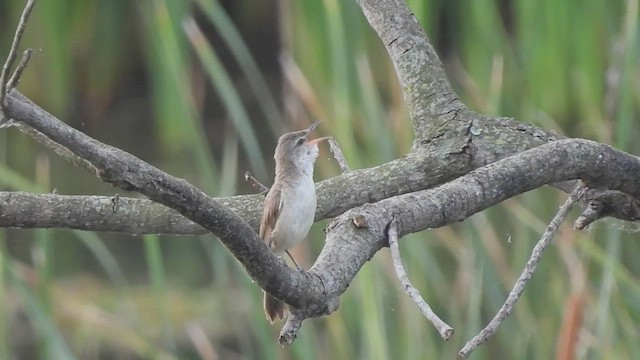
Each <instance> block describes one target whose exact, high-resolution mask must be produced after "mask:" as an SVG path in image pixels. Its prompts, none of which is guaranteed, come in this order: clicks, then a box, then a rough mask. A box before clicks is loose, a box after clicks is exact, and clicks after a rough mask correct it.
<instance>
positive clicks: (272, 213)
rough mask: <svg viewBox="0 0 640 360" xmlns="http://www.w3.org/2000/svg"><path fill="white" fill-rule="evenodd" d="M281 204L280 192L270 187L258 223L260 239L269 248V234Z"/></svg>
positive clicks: (274, 225)
mask: <svg viewBox="0 0 640 360" xmlns="http://www.w3.org/2000/svg"><path fill="white" fill-rule="evenodd" d="M282 204H283V199H282V191H280V189H279V188H273V187H272V188H271V190H269V193H268V194H267V197H266V198H265V200H264V210H263V211H262V220H261V221H260V237H261V238H262V241H264V242H265V243H266V244H267V246H269V247H271V232H272V231H273V229H274V228H275V227H276V221H278V216H280V209H282Z"/></svg>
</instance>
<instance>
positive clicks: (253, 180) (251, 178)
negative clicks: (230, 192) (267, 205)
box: [244, 171, 269, 194]
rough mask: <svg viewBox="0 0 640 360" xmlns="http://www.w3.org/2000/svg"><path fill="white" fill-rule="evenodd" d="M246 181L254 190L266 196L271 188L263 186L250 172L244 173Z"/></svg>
mask: <svg viewBox="0 0 640 360" xmlns="http://www.w3.org/2000/svg"><path fill="white" fill-rule="evenodd" d="M244 180H245V181H246V182H248V183H249V184H251V186H253V188H254V189H256V190H258V191H259V192H260V194H266V193H267V192H269V188H268V187H266V186H264V184H262V183H261V182H260V180H258V179H256V178H255V177H254V176H253V175H252V174H251V172H249V171H247V172H245V173H244Z"/></svg>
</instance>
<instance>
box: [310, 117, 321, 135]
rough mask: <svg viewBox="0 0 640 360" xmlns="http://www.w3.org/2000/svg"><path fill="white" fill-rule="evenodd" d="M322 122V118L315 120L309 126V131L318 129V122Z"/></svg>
mask: <svg viewBox="0 0 640 360" xmlns="http://www.w3.org/2000/svg"><path fill="white" fill-rule="evenodd" d="M321 122H322V120H318V121H316V122H314V123H313V124H311V125H309V127H308V128H307V131H308V132H309V133H311V132H312V131H313V130H315V129H316V127H318V124H320V123H321Z"/></svg>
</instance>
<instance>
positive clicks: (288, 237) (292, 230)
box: [273, 178, 316, 253]
mask: <svg viewBox="0 0 640 360" xmlns="http://www.w3.org/2000/svg"><path fill="white" fill-rule="evenodd" d="M304 180H305V181H300V182H297V183H289V184H286V186H283V188H282V195H281V196H282V200H283V206H282V209H281V210H280V216H278V221H277V222H276V226H275V229H274V234H273V236H274V239H273V240H275V241H274V245H275V246H274V251H275V252H276V253H281V252H284V251H285V250H287V249H289V248H290V247H293V246H295V245H296V244H298V243H299V242H301V241H302V240H304V239H305V238H306V237H307V234H308V233H309V230H310V229H311V225H313V221H314V219H315V214H316V190H315V184H314V183H313V179H311V178H309V179H304Z"/></svg>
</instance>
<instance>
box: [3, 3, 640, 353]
mask: <svg viewBox="0 0 640 360" xmlns="http://www.w3.org/2000/svg"><path fill="white" fill-rule="evenodd" d="M409 5H410V6H411V8H412V9H413V11H414V12H415V14H416V16H417V18H418V19H419V21H420V22H421V24H422V25H423V26H424V28H425V29H426V31H427V34H428V35H429V37H430V39H431V40H432V42H433V43H434V45H435V47H436V49H437V50H438V52H439V54H440V56H441V57H442V59H443V61H444V62H445V66H446V68H447V72H448V74H449V76H450V78H451V81H452V82H453V84H454V87H455V88H456V89H457V91H458V92H459V94H460V95H461V96H462V97H463V99H464V100H465V102H466V103H467V104H468V105H469V106H470V107H471V108H473V109H475V110H478V111H481V112H484V113H488V114H496V115H505V116H514V117H516V118H517V119H518V120H520V121H524V122H529V123H533V124H536V125H539V126H542V127H545V128H549V129H555V130H557V131H559V132H560V133H562V134H564V135H566V136H572V137H585V138H589V139H594V140H597V141H601V142H605V143H609V144H612V145H614V146H616V147H618V148H620V149H623V150H625V151H628V152H631V153H635V154H639V153H640V142H638V141H637V139H638V136H639V124H638V122H637V121H636V120H635V118H636V116H637V115H638V112H639V110H640V66H638V64H639V62H638V56H639V54H638V51H639V49H640V40H639V38H638V31H639V30H640V27H639V23H638V15H639V14H638V0H628V1H626V0H565V1H556V0H511V1H509V0H501V1H498V0H474V1H464V0H459V1H443V0H410V1H409ZM22 6H23V1H18V0H0V29H1V31H0V50H1V51H0V52H1V53H2V54H3V55H2V57H4V56H5V55H4V54H6V52H7V51H8V46H9V43H10V39H11V37H12V35H13V31H14V28H15V25H16V23H17V21H18V18H19V13H20V11H21V9H22ZM27 46H28V47H32V48H35V49H36V50H37V51H36V52H35V54H34V58H33V59H32V61H31V64H30V65H29V68H28V69H27V71H26V73H25V74H24V76H23V81H22V83H21V84H20V87H19V88H20V90H21V91H22V92H24V93H25V94H26V95H27V96H29V97H30V98H31V99H33V100H34V101H35V102H37V103H38V104H39V105H40V106H42V107H43V108H45V109H47V110H48V111H49V112H51V113H53V114H55V115H56V116H58V117H59V118H60V119H63V120H64V121H66V122H67V123H69V124H70V125H72V126H74V127H75V128H78V129H80V130H82V131H84V132H86V133H87V134H89V135H91V136H93V137H95V138H97V139H99V140H101V141H103V142H106V143H109V144H112V145H115V146H117V147H120V148H122V149H124V150H126V151H129V152H131V153H133V154H135V155H136V156H139V157H141V158H142V159H144V160H146V161H148V162H150V163H152V164H154V165H156V166H158V167H160V168H161V169H163V170H166V171H168V172H170V173H172V174H174V175H176V176H179V177H183V178H186V179H188V180H189V181H191V182H192V183H194V184H196V185H197V186H199V187H201V188H202V189H203V190H205V191H206V192H207V193H209V194H210V195H212V196H218V195H229V194H238V193H249V192H251V191H252V190H251V189H250V187H249V186H247V184H245V183H244V181H243V180H242V174H243V173H244V172H245V171H246V170H250V171H251V172H252V173H253V174H254V175H256V177H257V178H259V179H260V180H262V181H263V182H264V183H265V184H267V185H270V183H271V179H272V176H273V163H272V160H271V158H272V153H273V148H274V146H275V139H277V137H278V136H279V135H280V134H281V133H282V132H285V131H288V130H292V129H300V128H302V127H304V126H306V125H307V124H309V123H310V122H311V121H312V120H313V119H317V118H322V119H325V121H324V122H323V123H322V126H321V129H320V133H322V134H323V135H332V136H335V137H336V138H337V140H338V141H339V143H340V144H341V146H342V149H343V150H344V152H345V155H346V157H347V159H348V161H349V162H350V164H351V166H352V167H354V168H359V167H367V166H373V165H376V164H380V163H382V162H385V161H388V160H391V159H393V158H395V157H398V156H400V155H402V154H403V153H405V152H406V151H408V149H409V148H410V146H411V141H412V130H411V127H410V122H409V120H408V117H407V112H406V110H405V108H404V104H403V101H402V94H401V93H400V91H399V87H398V84H397V80H396V77H395V74H394V71H393V68H392V66H391V65H390V62H389V59H388V56H387V54H386V52H385V50H384V48H383V46H382V44H381V43H380V41H379V40H378V39H377V37H376V36H375V34H374V33H373V31H372V30H371V29H370V27H369V26H368V24H367V23H366V20H365V19H364V17H363V15H362V13H361V11H360V9H359V8H358V6H357V4H356V3H355V1H338V0H324V1H295V0H279V1H274V0H272V1H253V0H225V1H218V0H214V1H212V0H192V1H188V0H184V1H178V0H147V1H128V0H101V1H81V0H57V1H53V0H41V1H39V3H38V4H37V6H36V8H35V10H34V12H33V14H32V17H31V20H30V22H29V26H28V30H27V32H26V35H25V38H24V40H23V48H24V47H27ZM317 168H318V170H317V171H316V179H324V178H327V177H331V176H334V175H336V174H337V173H339V170H338V167H337V165H336V164H335V162H334V161H333V160H332V159H331V158H330V156H329V152H328V150H327V149H326V148H323V149H322V150H321V157H320V158H319V160H318V166H317ZM0 186H1V187H2V189H4V190H23V191H34V192H43V193H44V192H51V191H54V189H55V190H56V191H57V192H58V193H61V194H106V195H113V194H114V193H116V192H118V193H120V195H121V196H125V195H126V196H136V194H127V193H123V192H122V191H120V190H117V189H114V188H111V187H109V186H107V185H105V184H102V183H101V182H100V181H99V180H98V179H96V178H95V177H93V176H92V175H90V174H86V173H84V172H83V171H82V170H80V169H76V168H74V167H72V166H71V165H69V164H67V163H66V162H65V161H63V160H61V159H59V158H57V157H56V156H55V155H52V154H51V153H49V152H48V151H46V150H45V149H44V148H42V147H41V146H40V145H39V144H37V143H35V142H34V141H33V140H31V139H30V138H28V137H26V136H24V135H22V134H21V133H19V132H18V131H17V130H15V129H8V130H1V131H0ZM565 197H566V195H565V194H561V193H559V192H557V191H555V190H552V189H540V190H536V191H533V192H532V193H529V194H525V195H522V196H519V197H517V198H515V199H511V200H508V201H506V202H505V203H504V204H502V205H500V206H498V207H495V208H492V209H490V210H488V211H485V212H483V213H481V214H477V215H475V216H473V217H472V218H470V219H468V220H467V221H465V222H464V223H462V224H459V225H454V226H449V227H446V228H443V229H438V230H433V231H428V232H422V233H419V234H414V235H411V236H406V237H405V238H403V240H402V241H401V252H402V253H403V254H404V262H405V265H406V266H407V270H408V273H409V276H410V278H411V279H412V281H413V282H414V284H415V285H416V286H417V287H418V288H419V289H420V290H421V291H422V294H423V296H424V297H425V298H426V299H427V301H429V302H430V304H431V305H432V306H433V308H434V309H435V311H436V312H437V313H438V314H440V315H441V317H442V318H443V319H444V320H445V321H447V322H449V323H450V324H451V325H452V326H453V327H454V328H455V331H456V333H455V335H454V337H453V338H452V339H451V340H450V341H449V342H446V343H445V342H443V341H441V340H440V338H439V336H438V334H437V332H436V331H435V330H434V329H433V328H432V327H431V325H430V324H429V323H428V321H427V320H426V319H424V318H423V317H422V316H421V315H420V313H419V311H418V310H417V309H416V307H415V306H414V305H413V303H412V302H411V301H410V300H409V299H408V297H407V296H406V295H405V294H404V292H403V291H402V288H401V286H400V285H399V284H398V282H397V281H396V279H395V275H394V273H393V270H392V266H391V261H390V256H389V252H388V250H386V249H385V250H382V251H380V252H379V254H378V255H377V256H376V257H375V258H374V259H373V261H371V262H370V263H369V264H367V265H366V266H365V267H364V268H363V270H362V271H361V272H360V274H359V275H358V276H357V277H356V279H355V280H354V281H353V283H352V284H351V287H350V288H349V290H348V291H347V293H346V294H345V296H344V297H343V298H342V302H341V306H340V308H339V310H338V311H337V312H336V313H334V314H333V315H331V316H330V317H326V318H322V319H316V320H312V321H307V322H306V323H305V325H304V326H303V329H302V330H301V332H300V334H299V337H298V340H297V341H296V342H295V343H294V344H293V345H292V346H291V347H289V348H286V349H282V348H280V347H279V346H278V345H277V342H276V337H277V333H278V331H279V327H278V326H274V327H272V326H269V325H268V324H267V322H266V321H265V320H264V316H263V314H262V307H261V292H260V291H259V289H258V287H257V286H256V285H255V284H253V283H252V282H251V281H250V279H249V278H248V276H247V275H246V274H245V272H244V271H243V270H242V268H241V266H240V265H239V264H238V262H237V261H235V260H234V259H233V258H232V257H231V256H230V255H229V254H228V253H227V251H226V250H225V249H224V248H223V247H222V246H221V245H220V244H219V242H218V241H217V240H216V239H214V238H213V237H212V236H200V237H177V236H142V237H132V236H128V235H123V234H102V233H88V232H80V231H64V230H7V229H3V230H0V239H1V244H2V251H1V252H0V254H1V256H0V260H1V262H2V266H0V272H1V273H0V281H1V284H0V308H1V309H2V310H4V311H2V315H1V316H0V359H35V358H38V359H73V358H78V359H97V358H100V359H325V358H337V359H389V358H394V359H420V358H421V359H440V358H443V359H444V358H447V359H451V358H454V357H455V354H456V353H457V351H458V350H459V349H460V348H461V347H462V345H463V344H464V342H465V341H466V340H467V339H469V338H470V337H471V336H472V335H474V334H475V333H476V332H477V331H478V330H479V329H480V328H481V327H482V326H484V325H485V324H486V323H487V322H488V321H489V320H490V319H491V317H492V316H493V314H494V313H495V312H496V311H497V309H498V308H499V307H500V305H501V303H502V301H503V300H504V298H505V296H506V294H507V293H508V291H509V290H510V288H511V286H512V285H513V283H514V281H515V279H516V278H517V276H518V275H519V273H520V271H521V269H522V267H523V265H524V263H525V262H526V259H527V258H528V256H529V253H530V251H531V249H532V247H533V245H534V243H535V241H536V240H537V239H538V238H539V236H540V234H541V233H542V231H543V230H544V227H545V224H546V222H547V221H548V220H550V219H551V217H552V216H553V213H554V211H555V210H556V209H557V207H558V206H559V204H560V203H561V202H562V201H563V199H564V198H565ZM325 223H326V222H322V223H319V224H316V225H315V226H314V228H313V230H312V233H313V234H312V235H313V236H311V240H310V241H308V242H306V243H305V244H304V245H302V246H300V247H299V248H297V249H295V253H296V256H297V258H298V259H300V261H301V262H302V263H304V264H306V266H309V265H311V264H312V263H313V259H314V258H315V256H316V255H317V254H318V253H319V251H320V249H321V247H322V227H323V225H324V224H325ZM637 232H638V227H637V225H636V224H631V223H622V222H620V221H616V220H606V221H601V222H598V223H597V224H595V225H593V226H592V227H591V228H590V229H589V230H588V231H582V232H578V231H574V230H573V229H572V226H571V221H568V222H567V223H566V224H564V226H563V227H562V229H561V231H560V233H559V235H558V237H557V238H556V241H555V246H553V247H551V248H550V250H549V251H548V253H547V254H546V255H545V257H544V259H543V261H542V263H541V265H540V267H539V269H538V271H537V272H536V274H535V276H534V278H533V279H532V281H531V282H530V284H529V287H528V288H527V289H526V291H525V293H524V296H523V298H522V299H521V300H520V301H519V302H518V304H517V306H516V308H515V311H514V312H513V314H512V315H511V316H510V317H509V319H508V320H507V321H506V322H505V323H504V324H503V325H502V327H501V328H500V330H499V331H498V333H497V334H496V335H495V337H494V338H492V339H491V340H490V341H489V342H488V343H486V344H485V345H484V346H482V347H481V348H480V349H479V350H477V352H476V353H474V355H473V358H474V359H551V358H557V359H571V357H568V356H567V354H570V353H571V351H569V352H568V353H567V349H573V350H575V353H574V355H575V356H576V358H579V359H638V358H640V342H638V339H639V338H640V325H639V324H640V278H639V274H640V241H638V240H639V239H638V235H637Z"/></svg>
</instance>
